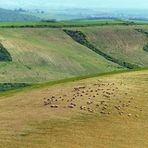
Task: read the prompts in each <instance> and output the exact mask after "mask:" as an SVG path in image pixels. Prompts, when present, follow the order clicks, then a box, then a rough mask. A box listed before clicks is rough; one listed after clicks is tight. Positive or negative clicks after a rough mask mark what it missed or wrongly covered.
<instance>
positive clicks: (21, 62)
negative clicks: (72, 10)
mask: <svg viewBox="0 0 148 148" xmlns="http://www.w3.org/2000/svg"><path fill="white" fill-rule="evenodd" d="M0 42H1V44H2V45H3V47H4V48H5V49H7V51H8V52H9V54H10V55H11V57H12V61H11V62H5V61H2V62H0V69H1V70H0V82H1V83H4V82H6V83H7V82H9V83H16V82H19V83H32V82H33V83H36V82H45V81H51V80H59V79H63V78H69V77H75V76H80V75H89V74H95V73H102V72H109V71H114V70H120V69H125V68H124V67H121V66H119V65H118V64H116V63H113V62H110V61H108V60H106V59H104V58H103V57H102V56H100V55H97V54H96V53H95V52H93V51H91V50H90V49H88V48H86V47H84V46H82V45H80V44H78V43H76V42H74V41H73V40H72V39H71V38H70V37H69V36H68V35H67V34H66V33H64V31H63V30H62V29H53V28H51V29H49V28H17V29H14V28H12V29H10V28H9V29H0Z"/></svg>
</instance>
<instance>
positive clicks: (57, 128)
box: [0, 70, 148, 148]
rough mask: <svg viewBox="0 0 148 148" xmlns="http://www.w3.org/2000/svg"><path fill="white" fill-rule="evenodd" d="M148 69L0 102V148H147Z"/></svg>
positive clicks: (5, 98)
mask: <svg viewBox="0 0 148 148" xmlns="http://www.w3.org/2000/svg"><path fill="white" fill-rule="evenodd" d="M147 87H148V70H144V71H135V72H127V73H120V74H114V75H104V76H100V77H94V78H89V79H85V80H81V81H76V82H68V83H63V84H57V85H54V86H46V87H44V88H40V89H35V90H31V91H28V92H21V93H18V94H15V95H13V96H5V97H0V125H1V126H0V147H1V148H5V147H7V148H9V147H10V148H12V147H13V148H18V147H21V148H23V147H24V148H26V147H27V148H34V147H36V148H41V147H48V148H59V147H61V148H62V147H63V148H82V147H85V148H98V147H101V148H115V147H118V148H123V147H124V148H129V147H130V148H147V147H148V141H147V137H148V119H147V116H148V101H147V98H148V93H147Z"/></svg>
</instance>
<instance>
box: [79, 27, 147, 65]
mask: <svg viewBox="0 0 148 148" xmlns="http://www.w3.org/2000/svg"><path fill="white" fill-rule="evenodd" d="M138 28H141V29H144V30H148V27H147V25H146V26H114V27H113V26H101V27H87V28H79V29H78V28H77V29H76V30H79V31H82V32H83V33H84V34H85V35H86V38H87V40H88V41H89V42H90V43H91V44H92V45H94V47H96V49H98V50H99V51H101V52H103V53H105V54H107V55H108V56H110V57H113V58H114V59H117V60H120V61H124V62H127V63H130V64H133V65H136V66H137V67H148V53H147V52H146V51H144V50H143V49H144V47H145V46H146V45H147V43H148V37H147V36H146V35H145V34H144V33H142V32H138V31H137V30H136V29H138Z"/></svg>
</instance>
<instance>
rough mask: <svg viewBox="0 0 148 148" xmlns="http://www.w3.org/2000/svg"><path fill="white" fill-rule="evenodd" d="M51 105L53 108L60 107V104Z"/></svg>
mask: <svg viewBox="0 0 148 148" xmlns="http://www.w3.org/2000/svg"><path fill="white" fill-rule="evenodd" d="M50 107H51V108H58V107H59V106H58V105H51V106H50Z"/></svg>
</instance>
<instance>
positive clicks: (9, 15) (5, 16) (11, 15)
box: [0, 8, 40, 22]
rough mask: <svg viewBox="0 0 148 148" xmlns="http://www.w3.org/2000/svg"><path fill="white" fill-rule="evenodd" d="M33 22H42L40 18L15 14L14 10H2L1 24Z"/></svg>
mask: <svg viewBox="0 0 148 148" xmlns="http://www.w3.org/2000/svg"><path fill="white" fill-rule="evenodd" d="M30 21H31V22H32V21H40V18H38V17H35V16H32V15H27V14H21V13H19V12H15V11H13V10H7V9H2V8H0V22H30Z"/></svg>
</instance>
